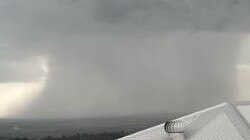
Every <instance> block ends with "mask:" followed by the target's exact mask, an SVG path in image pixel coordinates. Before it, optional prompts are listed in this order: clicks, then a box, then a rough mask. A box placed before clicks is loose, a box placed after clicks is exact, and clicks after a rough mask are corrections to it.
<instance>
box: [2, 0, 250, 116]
mask: <svg viewBox="0 0 250 140" xmlns="http://www.w3.org/2000/svg"><path fill="white" fill-rule="evenodd" d="M249 9H250V2H249V1H247V0H221V1H217V0H210V1H206V0H83V1H78V0H71V1H67V0H60V1H59V0H55V1H50V0H44V1H36V0H35V1H33V0H24V1H15V0H13V1H7V0H6V1H1V3H0V16H1V21H0V31H1V32H0V45H1V46H0V59H1V61H0V64H1V67H0V73H1V74H2V75H0V81H1V82H3V83H4V82H20V81H21V82H27V81H32V80H34V81H36V80H37V79H39V77H41V75H43V74H41V73H42V72H41V70H40V69H41V68H39V65H40V64H37V63H39V61H36V60H34V58H40V57H42V58H46V60H48V67H49V71H48V77H47V79H46V84H45V87H44V89H43V90H42V91H41V94H40V96H39V97H38V98H36V99H34V101H33V103H32V105H30V106H29V107H27V108H26V109H25V110H23V111H21V112H18V113H16V114H13V117H52V118H53V117H98V116H111V115H131V114H140V113H167V112H192V111H195V110H198V109H201V108H204V107H207V106H209V105H214V104H216V103H220V102H223V101H228V100H236V97H235V96H237V64H238V63H239V59H240V53H239V52H240V47H241V41H242V36H244V35H246V34H248V32H249V26H248V25H249V23H250V17H249V12H250V10H249ZM10 48H14V49H10ZM249 53H250V52H249ZM18 56H19V57H18ZM9 62H10V63H17V65H14V66H9V65H10V63H9ZM13 73H14V74H13ZM13 75H14V76H13ZM10 94H11V93H10Z"/></svg>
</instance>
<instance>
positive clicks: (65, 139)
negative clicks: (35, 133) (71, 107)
mask: <svg viewBox="0 0 250 140" xmlns="http://www.w3.org/2000/svg"><path fill="white" fill-rule="evenodd" d="M125 135H127V134H126V133H125V132H124V131H119V132H109V133H106V132H103V133H97V134H85V133H83V134H81V133H76V134H72V135H62V136H58V137H53V136H47V137H44V138H40V139H35V138H19V137H15V138H7V137H0V139H1V140H115V139H118V138H121V137H123V136H125Z"/></svg>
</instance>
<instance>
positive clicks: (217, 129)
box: [120, 102, 250, 140]
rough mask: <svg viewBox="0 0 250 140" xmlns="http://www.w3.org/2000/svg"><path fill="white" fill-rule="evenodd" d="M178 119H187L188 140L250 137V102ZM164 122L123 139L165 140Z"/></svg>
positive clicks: (185, 133)
mask: <svg viewBox="0 0 250 140" xmlns="http://www.w3.org/2000/svg"><path fill="white" fill-rule="evenodd" d="M176 120H179V121H184V122H187V126H186V127H185V130H184V137H185V139H187V140H230V139H232V140H250V102H236V103H223V104H220V105H217V106H214V107H211V108H208V109H205V110H202V111H199V112H196V113H193V114H190V115H187V116H184V117H181V118H178V119H176ZM170 135H172V134H167V133H166V132H165V130H164V123H163V124H160V125H158V126H155V127H152V128H149V129H146V130H144V131H141V132H138V133H135V134H132V135H129V136H126V137H123V138H121V139H120V140H152V139H154V140H166V139H167V138H168V137H169V136H170Z"/></svg>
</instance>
